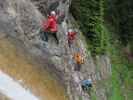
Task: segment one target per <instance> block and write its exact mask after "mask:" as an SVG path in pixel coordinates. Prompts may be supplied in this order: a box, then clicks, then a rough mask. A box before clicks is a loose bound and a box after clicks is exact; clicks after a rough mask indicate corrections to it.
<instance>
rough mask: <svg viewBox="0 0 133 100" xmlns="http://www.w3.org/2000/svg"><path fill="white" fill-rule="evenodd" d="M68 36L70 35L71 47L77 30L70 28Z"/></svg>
mask: <svg viewBox="0 0 133 100" xmlns="http://www.w3.org/2000/svg"><path fill="white" fill-rule="evenodd" d="M67 37H68V45H69V47H71V45H72V43H73V41H74V40H75V38H76V32H74V31H73V30H72V29H69V30H68V34H67Z"/></svg>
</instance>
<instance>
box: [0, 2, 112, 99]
mask: <svg viewBox="0 0 133 100" xmlns="http://www.w3.org/2000/svg"><path fill="white" fill-rule="evenodd" d="M70 4H71V0H4V1H3V0H0V36H1V33H6V34H4V36H11V37H13V38H16V39H19V40H21V41H22V43H24V44H25V47H26V48H27V50H28V51H29V52H30V53H31V54H32V55H34V56H35V57H37V58H38V59H39V60H40V61H42V62H41V63H43V64H45V65H47V67H48V69H49V71H51V72H52V73H55V74H56V75H57V77H58V78H59V79H60V80H61V82H62V83H63V84H64V86H65V88H66V92H67V94H68V96H69V98H70V100H81V98H82V100H91V96H90V95H88V94H87V93H85V92H83V91H82V89H81V87H80V81H81V80H83V79H88V78H92V80H93V81H94V83H95V86H94V88H95V90H96V97H97V100H107V98H106V90H105V89H104V87H99V85H97V83H98V82H99V81H102V80H105V79H108V78H109V76H110V74H111V65H110V60H109V58H108V57H107V56H101V57H99V56H98V57H96V60H95V61H94V60H93V58H92V57H91V56H90V54H88V51H87V50H86V42H85V39H84V37H83V36H82V35H81V32H80V30H79V29H78V28H77V27H76V25H75V24H73V23H75V21H74V19H73V17H72V16H71V15H70V13H69V6H70ZM52 10H55V11H56V12H57V13H59V14H61V15H62V16H61V17H59V19H58V22H59V31H58V34H57V35H58V38H59V45H56V44H55V40H54V39H53V38H52V37H50V36H49V42H48V44H46V45H45V46H44V45H43V44H44V41H42V40H41V35H40V32H39V30H40V27H41V22H42V21H43V20H45V18H46V16H47V15H48V13H49V12H50V11H52ZM43 16H44V17H45V18H44V17H43ZM68 28H74V29H75V30H76V31H77V33H78V34H77V39H76V41H75V42H74V44H73V45H72V48H69V47H68V43H67V38H66V32H67V29H68ZM2 35H3V34H2ZM79 50H80V51H82V53H83V54H84V56H85V64H83V65H82V68H81V71H79V72H78V71H74V67H75V62H74V61H73V58H72V55H73V53H74V52H76V51H79Z"/></svg>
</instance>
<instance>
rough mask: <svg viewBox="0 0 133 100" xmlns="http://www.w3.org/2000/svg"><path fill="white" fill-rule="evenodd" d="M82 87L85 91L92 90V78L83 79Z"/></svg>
mask: <svg viewBox="0 0 133 100" xmlns="http://www.w3.org/2000/svg"><path fill="white" fill-rule="evenodd" d="M81 87H82V89H83V90H84V91H87V90H90V89H91V87H92V80H91V79H87V80H83V81H81Z"/></svg>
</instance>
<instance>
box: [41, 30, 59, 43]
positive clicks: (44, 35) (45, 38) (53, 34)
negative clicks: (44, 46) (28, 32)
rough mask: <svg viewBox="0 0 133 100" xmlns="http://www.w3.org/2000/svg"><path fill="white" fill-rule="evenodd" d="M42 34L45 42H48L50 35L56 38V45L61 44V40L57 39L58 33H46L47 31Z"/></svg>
mask: <svg viewBox="0 0 133 100" xmlns="http://www.w3.org/2000/svg"><path fill="white" fill-rule="evenodd" d="M41 34H42V35H41V37H42V40H43V41H46V42H48V35H49V34H51V35H52V36H53V37H54V38H55V40H56V43H57V44H59V40H58V38H57V33H56V32H45V31H42V32H41Z"/></svg>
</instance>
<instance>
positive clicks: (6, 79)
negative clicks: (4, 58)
mask: <svg viewBox="0 0 133 100" xmlns="http://www.w3.org/2000/svg"><path fill="white" fill-rule="evenodd" d="M0 92H1V93H2V94H4V95H5V96H7V97H9V98H11V99H12V100H39V99H38V98H37V97H36V96H34V95H33V94H32V93H31V92H30V91H29V90H27V89H25V88H23V87H22V86H21V85H20V84H19V82H16V81H15V80H13V79H12V78H11V77H10V76H8V75H7V74H5V73H3V72H2V71H0Z"/></svg>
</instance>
